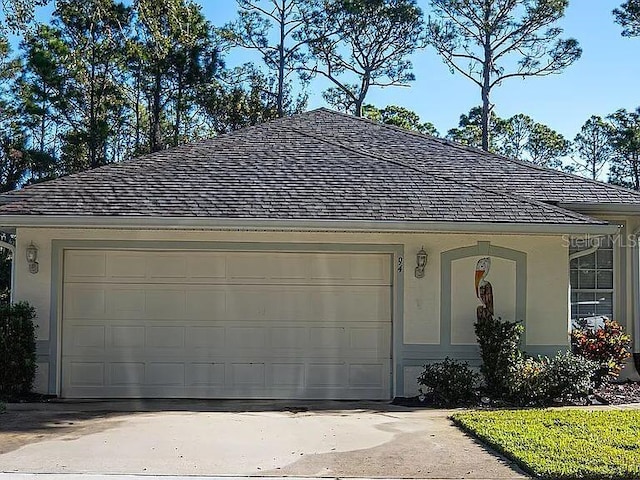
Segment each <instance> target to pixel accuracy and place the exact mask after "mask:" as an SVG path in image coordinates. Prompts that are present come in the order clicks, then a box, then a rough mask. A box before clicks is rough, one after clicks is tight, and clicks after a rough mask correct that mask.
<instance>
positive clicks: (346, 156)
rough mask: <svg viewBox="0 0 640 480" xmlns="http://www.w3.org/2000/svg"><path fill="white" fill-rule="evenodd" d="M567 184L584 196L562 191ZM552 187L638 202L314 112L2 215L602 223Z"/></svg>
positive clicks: (156, 159) (104, 172) (123, 167)
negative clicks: (566, 205) (571, 206)
mask: <svg viewBox="0 0 640 480" xmlns="http://www.w3.org/2000/svg"><path fill="white" fill-rule="evenodd" d="M538 177H540V178H538ZM520 182H522V183H527V182H528V184H527V185H521V186H518V185H517V184H518V183H520ZM554 182H555V183H554ZM585 185H586V186H587V187H585ZM542 187H545V191H544V192H541V191H538V189H539V188H542ZM573 187H575V188H576V189H578V188H580V189H581V191H582V193H580V192H569V193H562V192H563V191H564V189H568V190H571V189H573ZM585 189H586V190H587V191H586V192H585ZM561 194H562V198H563V199H567V198H581V197H578V195H585V196H588V195H593V196H592V197H589V199H590V200H593V199H594V198H597V199H600V198H607V199H611V200H616V201H619V202H621V203H623V202H632V200H635V202H636V203H640V196H637V195H633V194H631V193H629V192H627V191H626V190H622V189H617V188H614V187H609V186H606V185H604V184H599V183H595V182H589V181H583V180H582V179H578V178H577V177H571V176H566V175H563V174H559V173H557V172H550V171H545V170H540V169H537V168H534V167H529V166H527V165H524V164H521V163H517V162H512V161H508V160H505V159H503V158H500V157H496V156H494V155H489V154H485V153H483V152H478V151H475V150H471V149H466V148H463V147H459V146H456V145H452V144H450V143H448V142H445V141H442V140H438V139H433V138H431V137H427V136H423V135H416V134H412V133H407V132H405V131H403V130H399V129H395V128H389V127H385V126H380V125H378V124H374V123H372V122H368V121H365V120H361V119H356V118H353V117H349V116H345V115H342V114H337V113H335V112H331V111H329V110H325V109H320V110H315V111H312V112H307V113H305V114H301V115H297V116H294V117H290V118H286V119H280V120H276V121H273V122H270V123H267V124H264V125H259V126H255V127H250V128H246V129H243V130H239V131H237V132H234V133H231V134H228V135H223V136H220V137H217V138H214V139H212V140H207V141H201V142H196V143H192V144H189V145H184V146H181V147H177V148H174V149H170V150H165V151H162V152H157V153H154V154H150V155H146V156H143V157H139V158H137V159H133V160H131V161H128V162H123V163H120V164H112V165H108V166H105V167H101V168H98V169H95V170H91V171H87V172H83V173H79V174H75V175H70V176H67V177H64V178H60V179H57V180H52V181H49V182H45V183H42V184H38V185H33V186H30V187H27V188H24V189H22V190H19V191H15V192H11V193H9V194H6V195H4V196H3V198H2V200H3V202H6V203H5V204H4V205H2V206H0V215H62V216H65V215H87V216H149V217H208V218H220V219H222V218H225V219H248V218H255V219H278V220H289V219H291V220H293V219H296V220H367V221H422V222H500V223H519V224H573V225H581V224H602V223H604V222H601V221H599V220H595V219H592V218H590V217H587V216H584V215H581V214H578V213H574V212H570V211H567V210H564V209H561V208H558V207H555V206H552V205H548V204H545V203H543V202H541V201H540V200H553V201H558V200H557V199H558V198H560V196H561ZM570 196H571V197H570ZM563 201H564V200H563Z"/></svg>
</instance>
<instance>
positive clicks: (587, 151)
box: [573, 115, 615, 180]
mask: <svg viewBox="0 0 640 480" xmlns="http://www.w3.org/2000/svg"><path fill="white" fill-rule="evenodd" d="M614 132H615V129H614V127H613V125H611V124H610V123H609V122H607V121H605V120H604V119H603V118H602V117H599V116H597V115H592V116H591V117H590V118H589V119H588V120H587V121H586V122H585V123H584V125H582V128H581V129H580V133H578V134H577V135H576V137H575V139H574V140H573V145H574V149H575V152H576V153H577V154H578V158H577V159H574V163H575V164H576V166H577V171H578V172H582V173H584V174H586V175H588V176H589V177H590V178H592V179H594V180H596V179H597V178H598V177H599V176H600V174H601V173H602V171H603V170H604V168H605V166H606V165H607V164H608V162H609V160H611V158H612V157H613V154H614V149H613V145H612V144H611V139H612V137H613V134H614Z"/></svg>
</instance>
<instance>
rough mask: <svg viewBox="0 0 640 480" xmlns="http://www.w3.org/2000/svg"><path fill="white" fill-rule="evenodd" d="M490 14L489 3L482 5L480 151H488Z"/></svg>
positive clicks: (491, 64) (490, 60) (491, 61)
mask: <svg viewBox="0 0 640 480" xmlns="http://www.w3.org/2000/svg"><path fill="white" fill-rule="evenodd" d="M490 13H491V3H490V2H485V4H484V28H485V32H484V61H483V62H482V149H483V150H484V151H485V152H488V151H489V136H490V132H489V118H490V116H489V114H490V109H491V104H490V102H489V95H490V93H491V86H490V85H491V68H492V66H493V58H492V57H493V52H492V50H491V32H490V29H489V20H490Z"/></svg>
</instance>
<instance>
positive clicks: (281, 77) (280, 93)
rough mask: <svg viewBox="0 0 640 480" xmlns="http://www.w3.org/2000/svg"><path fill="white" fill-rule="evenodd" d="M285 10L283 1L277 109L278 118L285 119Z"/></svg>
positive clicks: (281, 8)
mask: <svg viewBox="0 0 640 480" xmlns="http://www.w3.org/2000/svg"><path fill="white" fill-rule="evenodd" d="M285 9H286V0H282V4H281V5H280V43H279V44H278V92H277V95H278V97H277V108H278V118H282V117H284V68H285V58H284V42H285V23H286V17H285Z"/></svg>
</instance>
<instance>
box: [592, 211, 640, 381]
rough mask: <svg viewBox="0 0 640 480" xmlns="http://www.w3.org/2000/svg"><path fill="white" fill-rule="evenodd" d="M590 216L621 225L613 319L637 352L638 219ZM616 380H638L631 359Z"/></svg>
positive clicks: (639, 317)
mask: <svg viewBox="0 0 640 480" xmlns="http://www.w3.org/2000/svg"><path fill="white" fill-rule="evenodd" d="M591 215H592V216H593V217H596V218H601V219H603V220H607V221H609V222H611V223H617V224H619V225H621V226H622V228H621V231H620V233H619V235H618V237H617V239H616V241H615V243H614V251H615V253H614V261H615V269H616V271H615V272H614V302H615V303H614V317H615V318H614V319H615V320H616V321H617V322H619V323H620V324H621V325H622V326H624V328H625V331H626V332H627V333H629V334H630V335H631V336H632V338H633V344H632V345H633V351H634V352H636V353H640V331H639V328H638V326H639V325H640V278H639V273H640V245H639V243H640V240H639V238H638V236H637V235H638V234H640V216H623V215H606V214H599V215H595V214H591ZM620 379H632V380H640V375H639V374H638V372H637V371H636V368H635V366H634V364H633V359H631V358H630V359H629V360H628V362H627V367H626V368H625V369H624V370H623V371H622V373H621V375H620Z"/></svg>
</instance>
